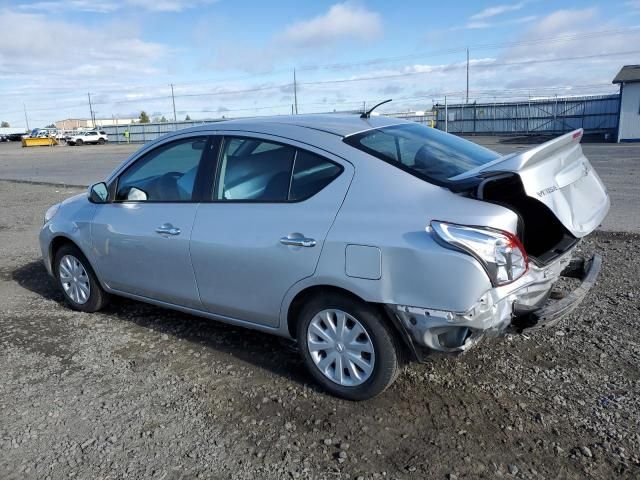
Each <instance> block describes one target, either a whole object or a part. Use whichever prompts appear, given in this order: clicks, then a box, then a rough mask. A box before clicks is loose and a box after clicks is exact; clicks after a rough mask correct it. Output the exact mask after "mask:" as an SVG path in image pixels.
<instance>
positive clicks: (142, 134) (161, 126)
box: [100, 111, 436, 143]
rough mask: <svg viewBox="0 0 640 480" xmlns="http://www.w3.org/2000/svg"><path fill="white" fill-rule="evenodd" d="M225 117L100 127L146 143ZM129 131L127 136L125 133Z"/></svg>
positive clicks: (429, 120) (425, 119)
mask: <svg viewBox="0 0 640 480" xmlns="http://www.w3.org/2000/svg"><path fill="white" fill-rule="evenodd" d="M331 113H351V114H359V113H361V112H360V111H346V112H331ZM386 115H388V116H390V117H396V118H404V119H406V120H411V121H414V122H418V123H424V124H426V125H428V126H430V127H433V126H435V123H436V122H435V118H436V117H435V114H434V113H433V112H424V113H420V114H416V113H415V112H400V113H391V114H386ZM223 120H225V119H223V118H219V119H210V120H190V121H186V122H156V123H132V124H126V125H125V124H123V125H104V126H101V127H100V129H101V130H103V131H104V132H106V133H107V135H109V142H110V143H146V142H150V141H152V140H155V139H156V138H158V137H161V136H162V135H164V134H165V133H169V132H175V131H177V130H182V129H183V128H189V127H194V126H196V125H206V124H210V123H216V122H221V121H223ZM125 132H128V133H129V137H128V138H127V136H126V135H125Z"/></svg>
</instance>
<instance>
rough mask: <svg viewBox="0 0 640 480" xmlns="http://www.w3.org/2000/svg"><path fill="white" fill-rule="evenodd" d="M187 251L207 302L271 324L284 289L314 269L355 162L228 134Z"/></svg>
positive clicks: (212, 307) (212, 309)
mask: <svg viewBox="0 0 640 480" xmlns="http://www.w3.org/2000/svg"><path fill="white" fill-rule="evenodd" d="M219 158H220V161H219V163H220V165H219V168H218V174H217V176H216V178H217V180H216V182H215V183H216V185H215V188H213V189H212V190H213V192H212V198H211V201H210V202H208V203H204V202H203V203H202V204H201V205H200V207H199V208H198V211H197V213H196V219H195V223H194V226H193V232H192V235H191V256H192V259H193V265H194V271H195V274H196V279H197V282H198V288H199V291H200V297H201V299H202V302H203V305H204V307H205V309H207V310H208V311H210V312H213V313H216V314H218V315H222V316H226V317H231V318H234V319H239V320H244V321H249V322H253V323H259V324H262V325H270V326H276V325H277V324H278V319H279V314H280V305H281V302H282V299H283V298H284V296H285V293H286V292H287V290H288V289H289V288H290V287H291V286H292V285H294V284H295V283H296V282H298V281H299V280H301V279H303V278H305V277H308V276H311V275H313V273H314V271H315V268H316V265H317V263H318V259H319V256H320V252H321V250H322V245H323V242H324V239H325V237H326V235H327V233H328V231H329V228H330V227H331V224H332V222H333V220H334V218H335V216H336V214H337V213H338V209H339V208H340V205H341V204H342V201H343V199H344V197H345V195H346V192H347V189H348V186H349V182H350V181H351V177H352V176H353V167H351V165H350V164H349V163H348V162H344V161H341V160H340V159H335V158H332V159H328V158H326V157H324V156H320V155H318V154H317V153H314V152H311V151H308V150H302V149H300V148H297V147H296V146H293V145H285V144H282V143H277V142H275V141H267V140H265V139H258V138H255V137H254V138H251V137H225V138H224V140H223V143H222V146H221V152H220V155H219Z"/></svg>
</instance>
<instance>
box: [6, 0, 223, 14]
mask: <svg viewBox="0 0 640 480" xmlns="http://www.w3.org/2000/svg"><path fill="white" fill-rule="evenodd" d="M215 1H217V0H118V1H114V0H45V1H38V2H32V3H24V4H22V5H20V6H19V7H18V8H19V9H20V10H23V11H34V12H43V11H47V10H48V11H52V10H63V9H64V11H67V12H92V13H113V12H116V11H118V10H128V11H135V9H139V10H140V9H141V10H147V11H153V12H181V11H183V10H186V9H189V8H196V7H200V6H202V5H204V4H209V3H214V2H215Z"/></svg>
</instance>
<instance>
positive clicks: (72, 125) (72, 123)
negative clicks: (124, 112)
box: [53, 118, 140, 130]
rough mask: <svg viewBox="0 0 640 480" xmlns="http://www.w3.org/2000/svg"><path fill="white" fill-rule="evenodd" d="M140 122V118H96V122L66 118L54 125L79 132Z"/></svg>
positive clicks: (87, 119)
mask: <svg viewBox="0 0 640 480" xmlns="http://www.w3.org/2000/svg"><path fill="white" fill-rule="evenodd" d="M139 121H140V119H139V118H96V119H95V121H94V120H92V119H90V118H66V119H64V120H58V121H56V122H53V124H54V125H55V126H56V128H59V129H61V130H78V129H85V128H94V127H96V126H98V127H105V126H111V125H129V124H131V123H138V122H139Z"/></svg>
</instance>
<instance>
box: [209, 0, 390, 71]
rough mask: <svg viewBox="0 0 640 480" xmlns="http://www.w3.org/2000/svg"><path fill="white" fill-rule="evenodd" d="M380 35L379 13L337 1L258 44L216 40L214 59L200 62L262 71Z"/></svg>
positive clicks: (213, 65)
mask: <svg viewBox="0 0 640 480" xmlns="http://www.w3.org/2000/svg"><path fill="white" fill-rule="evenodd" d="M381 34H382V20H381V16H380V14H379V13H377V12H373V11H371V10H367V9H366V8H364V7H361V6H358V5H357V4H354V3H351V2H345V3H338V4H335V5H333V6H331V7H330V8H329V10H327V11H326V12H325V13H324V14H322V15H318V16H317V17H314V18H311V19H309V20H302V21H298V22H296V23H293V24H291V25H289V26H288V27H286V28H285V29H284V31H283V32H282V33H280V34H277V35H275V36H273V37H272V38H270V39H268V40H267V41H266V42H264V43H263V44H262V45H256V44H254V43H249V42H248V41H247V40H246V39H245V38H237V39H235V41H227V42H217V44H216V48H215V61H214V62H204V63H205V66H206V67H215V68H233V69H238V70H243V71H247V72H253V73H255V72H264V71H268V70H270V69H271V68H272V66H273V65H274V64H275V63H276V62H282V61H283V60H285V59H290V58H294V57H296V58H300V57H302V56H304V55H306V56H307V57H309V58H312V59H315V60H317V59H318V58H319V56H320V55H322V54H326V53H327V52H328V51H330V50H331V49H332V48H335V47H336V46H337V45H340V46H344V45H345V44H347V43H348V42H359V43H362V42H370V41H373V40H375V39H376V38H378V37H380V36H381Z"/></svg>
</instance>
